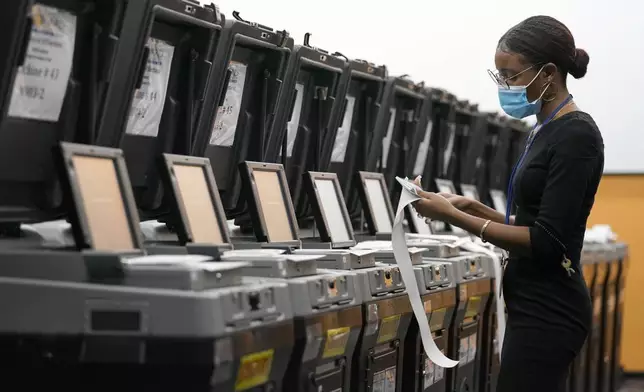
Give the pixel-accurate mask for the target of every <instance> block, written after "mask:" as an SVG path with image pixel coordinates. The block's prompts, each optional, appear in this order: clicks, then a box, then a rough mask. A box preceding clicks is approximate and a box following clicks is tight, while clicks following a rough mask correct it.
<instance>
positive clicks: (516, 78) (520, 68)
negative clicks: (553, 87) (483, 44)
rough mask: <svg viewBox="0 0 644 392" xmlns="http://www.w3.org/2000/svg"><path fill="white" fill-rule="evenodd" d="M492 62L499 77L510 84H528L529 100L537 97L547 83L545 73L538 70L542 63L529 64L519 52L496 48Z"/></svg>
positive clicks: (531, 100)
mask: <svg viewBox="0 0 644 392" xmlns="http://www.w3.org/2000/svg"><path fill="white" fill-rule="evenodd" d="M494 63H495V65H496V70H497V72H498V77H499V79H501V80H505V81H506V82H507V84H508V85H510V86H528V89H527V94H528V100H529V101H530V102H533V101H535V100H537V99H539V97H540V96H541V95H542V92H543V90H544V89H545V88H546V87H547V85H548V79H547V77H546V75H545V73H544V72H540V70H541V69H542V65H540V64H530V63H528V62H527V61H525V60H524V58H523V56H521V55H520V54H516V53H510V52H504V51H502V50H497V51H496V54H495V55H494Z"/></svg>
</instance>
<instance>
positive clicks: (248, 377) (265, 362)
mask: <svg viewBox="0 0 644 392" xmlns="http://www.w3.org/2000/svg"><path fill="white" fill-rule="evenodd" d="M274 354H275V350H273V349H270V350H266V351H261V352H258V353H252V354H247V355H244V356H243V357H242V358H241V360H240V361H239V372H238V373H237V382H236V383H235V391H245V390H247V389H251V388H254V387H256V386H259V385H262V384H265V383H266V382H268V378H269V377H270V374H271V367H272V365H273V355H274Z"/></svg>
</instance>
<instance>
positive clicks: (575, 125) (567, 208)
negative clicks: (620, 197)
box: [530, 120, 603, 261]
mask: <svg viewBox="0 0 644 392" xmlns="http://www.w3.org/2000/svg"><path fill="white" fill-rule="evenodd" d="M558 132H561V134H560V137H558V138H557V140H556V141H555V142H554V143H553V144H552V145H551V146H550V148H549V150H548V157H549V166H548V176H547V179H546V186H545V188H544V190H543V194H542V196H541V205H540V207H539V213H538V215H537V219H536V220H535V224H534V225H533V226H532V227H530V243H531V248H532V249H531V250H532V255H533V256H534V257H535V259H536V260H557V261H560V260H562V258H563V256H564V253H565V246H566V244H567V243H568V241H569V240H570V238H571V234H572V233H573V232H574V231H575V230H574V229H575V228H576V227H575V226H576V225H579V224H580V223H579V222H580V219H579V218H580V214H581V213H582V212H583V211H585V209H584V205H585V204H586V203H589V202H591V201H592V198H594V193H593V194H592V195H589V194H588V191H589V187H590V186H596V182H597V176H598V175H601V173H598V171H602V170H603V142H602V140H601V136H600V135H599V131H598V130H597V129H596V128H595V127H593V126H592V125H591V124H589V123H587V122H585V121H581V120H579V121H577V120H574V121H571V122H570V124H566V126H564V127H562V128H561V129H559V130H558ZM558 136H559V135H558ZM589 199H590V200H589ZM581 229H582V230H583V229H584V228H581Z"/></svg>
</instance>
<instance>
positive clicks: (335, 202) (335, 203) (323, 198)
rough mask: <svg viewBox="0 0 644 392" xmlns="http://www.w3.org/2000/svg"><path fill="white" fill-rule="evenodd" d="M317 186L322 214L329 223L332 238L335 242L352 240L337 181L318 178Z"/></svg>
mask: <svg viewBox="0 0 644 392" xmlns="http://www.w3.org/2000/svg"><path fill="white" fill-rule="evenodd" d="M315 187H316V188H317V191H318V197H319V200H320V207H321V209H322V214H323V215H324V219H325V220H326V222H327V224H328V225H329V235H330V236H331V240H332V241H333V242H345V241H351V237H350V236H349V230H348V229H347V223H346V221H347V220H346V219H345V216H344V214H343V211H342V206H341V205H340V198H339V197H338V193H337V191H336V188H335V182H334V181H333V180H330V179H319V178H318V179H316V180H315Z"/></svg>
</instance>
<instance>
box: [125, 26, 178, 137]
mask: <svg viewBox="0 0 644 392" xmlns="http://www.w3.org/2000/svg"><path fill="white" fill-rule="evenodd" d="M148 48H149V50H150V52H149V55H148V60H147V62H146V64H145V71H144V73H143V80H142V81H141V87H140V88H139V89H137V90H136V91H135V92H134V97H133V98H132V107H131V108H130V114H129V116H128V121H127V128H126V130H125V132H127V133H128V134H131V135H143V136H151V137H156V136H157V135H158V134H159V124H161V116H162V115H163V106H164V105H165V96H166V92H167V90H168V80H169V79H170V68H171V66H172V57H173V56H174V47H173V46H172V45H170V44H168V43H167V42H164V41H161V40H158V39H154V38H149V39H148Z"/></svg>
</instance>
